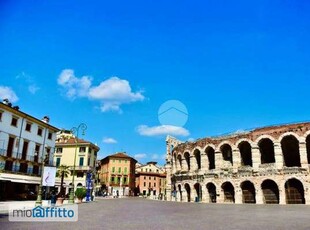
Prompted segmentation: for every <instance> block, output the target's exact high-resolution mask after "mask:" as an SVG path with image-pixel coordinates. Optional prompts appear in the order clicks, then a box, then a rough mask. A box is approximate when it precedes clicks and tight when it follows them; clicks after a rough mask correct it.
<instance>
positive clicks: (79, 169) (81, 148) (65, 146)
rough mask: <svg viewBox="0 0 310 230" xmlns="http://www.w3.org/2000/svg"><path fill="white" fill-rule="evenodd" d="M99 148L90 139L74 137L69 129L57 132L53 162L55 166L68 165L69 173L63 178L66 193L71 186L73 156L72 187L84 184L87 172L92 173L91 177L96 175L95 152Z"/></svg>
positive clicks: (96, 152)
mask: <svg viewBox="0 0 310 230" xmlns="http://www.w3.org/2000/svg"><path fill="white" fill-rule="evenodd" d="M99 150H100V148H99V147H98V146H97V145H95V144H93V143H92V142H90V141H86V140H83V139H80V138H76V137H75V136H74V135H73V134H72V133H71V131H69V130H61V131H60V132H59V133H58V134H57V138H56V144H55V154H54V164H55V165H56V167H59V166H60V165H66V166H69V170H70V171H71V174H69V176H68V177H66V178H64V187H65V188H66V193H68V192H69V188H71V187H72V173H73V170H74V158H75V177H74V188H76V187H77V186H86V176H87V173H92V178H95V176H96V163H97V154H98V152H99ZM93 181H94V179H93ZM59 190H60V189H59Z"/></svg>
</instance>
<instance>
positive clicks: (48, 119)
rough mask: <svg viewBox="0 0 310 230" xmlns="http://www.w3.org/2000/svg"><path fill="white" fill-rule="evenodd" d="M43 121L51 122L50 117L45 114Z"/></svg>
mask: <svg viewBox="0 0 310 230" xmlns="http://www.w3.org/2000/svg"><path fill="white" fill-rule="evenodd" d="M42 121H43V122H45V123H49V122H50V118H49V117H48V116H44V117H43V119H42Z"/></svg>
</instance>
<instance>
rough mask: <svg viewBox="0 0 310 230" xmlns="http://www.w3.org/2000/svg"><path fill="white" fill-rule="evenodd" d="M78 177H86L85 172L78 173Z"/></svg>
mask: <svg viewBox="0 0 310 230" xmlns="http://www.w3.org/2000/svg"><path fill="white" fill-rule="evenodd" d="M76 177H84V173H83V172H77V173H76Z"/></svg>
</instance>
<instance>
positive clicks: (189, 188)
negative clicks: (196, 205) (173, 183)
mask: <svg viewBox="0 0 310 230" xmlns="http://www.w3.org/2000/svg"><path fill="white" fill-rule="evenodd" d="M184 188H185V191H186V194H187V202H191V187H190V186H189V184H188V183H186V184H185V185H184Z"/></svg>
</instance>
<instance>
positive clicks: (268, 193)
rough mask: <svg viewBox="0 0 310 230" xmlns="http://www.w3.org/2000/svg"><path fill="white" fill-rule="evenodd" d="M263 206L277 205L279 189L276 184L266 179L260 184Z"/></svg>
mask: <svg viewBox="0 0 310 230" xmlns="http://www.w3.org/2000/svg"><path fill="white" fill-rule="evenodd" d="M261 188H262V191H263V198H264V203H265V204H279V188H278V185H277V183H276V182H274V181H273V180H270V179H267V180H264V181H263V182H262V184H261Z"/></svg>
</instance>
